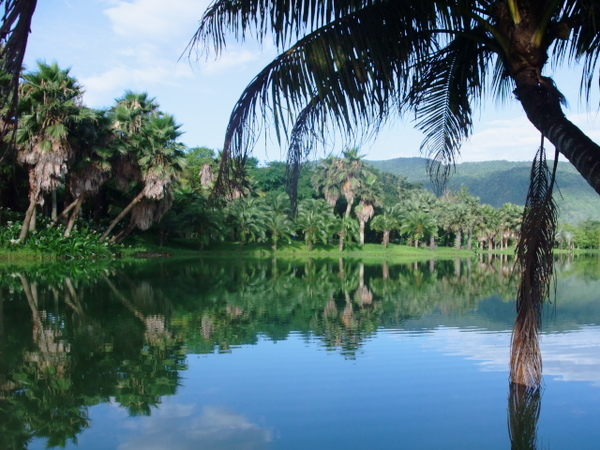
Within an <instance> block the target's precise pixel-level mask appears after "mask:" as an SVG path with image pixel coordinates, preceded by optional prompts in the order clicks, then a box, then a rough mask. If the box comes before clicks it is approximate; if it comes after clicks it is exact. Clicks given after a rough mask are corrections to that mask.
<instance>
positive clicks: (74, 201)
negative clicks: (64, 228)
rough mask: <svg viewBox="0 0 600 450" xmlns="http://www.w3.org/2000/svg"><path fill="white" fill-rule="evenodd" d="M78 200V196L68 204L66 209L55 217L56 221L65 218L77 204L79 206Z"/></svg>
mask: <svg viewBox="0 0 600 450" xmlns="http://www.w3.org/2000/svg"><path fill="white" fill-rule="evenodd" d="M78 201H79V197H77V198H76V199H75V200H73V202H71V204H70V205H69V206H67V207H66V208H65V209H63V210H62V212H61V213H60V214H59V215H58V216H57V217H56V219H54V222H58V221H59V220H63V219H64V218H65V217H66V216H67V214H69V213H70V212H71V210H72V209H73V208H75V206H77V202H78Z"/></svg>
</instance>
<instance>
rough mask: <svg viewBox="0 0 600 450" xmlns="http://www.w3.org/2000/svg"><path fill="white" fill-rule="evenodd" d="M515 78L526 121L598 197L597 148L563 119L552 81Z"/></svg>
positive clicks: (534, 76) (531, 75) (599, 170)
mask: <svg viewBox="0 0 600 450" xmlns="http://www.w3.org/2000/svg"><path fill="white" fill-rule="evenodd" d="M514 79H515V82H516V84H517V89H516V90H515V93H516V94H517V96H518V98H519V101H520V102H521V105H522V106H523V109H524V110H525V113H526V114H527V118H528V119H529V120H530V122H531V123H532V124H533V126H535V127H536V128H537V129H538V130H539V131H541V132H542V133H543V134H544V137H546V139H548V140H549V141H550V142H551V143H552V144H553V145H554V146H555V147H556V150H558V151H559V152H560V153H562V154H563V155H564V156H565V157H566V158H567V159H568V160H569V161H570V162H571V164H573V166H574V167H575V169H577V171H578V172H579V173H580V174H581V176H583V178H585V180H586V181H587V182H588V183H589V185H590V186H591V187H592V188H594V190H595V191H596V192H597V193H599V194H600V146H599V145H598V144H596V143H595V142H594V141H592V140H591V139H590V138H589V137H588V136H587V135H585V134H584V133H583V132H582V131H581V130H580V129H579V128H578V127H577V126H576V125H574V124H573V123H572V122H571V121H569V120H568V119H567V118H566V117H565V115H564V113H563V111H562V108H561V105H560V98H559V96H558V95H557V92H556V88H554V87H553V86H552V80H550V79H548V78H543V79H542V80H540V77H539V75H537V74H534V73H532V72H531V71H522V72H521V73H519V74H517V75H515V76H514Z"/></svg>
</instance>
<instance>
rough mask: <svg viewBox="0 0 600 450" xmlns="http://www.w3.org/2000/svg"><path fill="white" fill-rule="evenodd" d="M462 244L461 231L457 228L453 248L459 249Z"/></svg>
mask: <svg viewBox="0 0 600 450" xmlns="http://www.w3.org/2000/svg"><path fill="white" fill-rule="evenodd" d="M461 246H462V233H461V231H460V230H458V231H457V232H456V236H455V238H454V248H455V249H456V250H460V247H461Z"/></svg>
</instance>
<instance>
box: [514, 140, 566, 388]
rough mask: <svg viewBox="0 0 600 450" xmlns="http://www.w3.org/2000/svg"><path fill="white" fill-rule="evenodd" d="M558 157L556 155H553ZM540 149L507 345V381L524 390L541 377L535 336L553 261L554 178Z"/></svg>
mask: <svg viewBox="0 0 600 450" xmlns="http://www.w3.org/2000/svg"><path fill="white" fill-rule="evenodd" d="M557 156H558V155H557ZM557 160H558V157H557V158H555V162H554V172H553V173H551V172H550V170H549V169H548V165H547V163H546V155H545V151H544V149H543V147H540V149H539V150H538V152H537V154H536V157H535V159H534V161H533V164H532V167H531V178H530V180H531V181H530V186H529V191H528V193H527V200H526V202H525V210H524V213H523V223H522V225H521V230H522V232H521V237H520V240H519V243H518V245H517V249H516V253H517V264H518V268H519V271H520V275H521V282H520V285H519V291H518V294H517V319H516V322H515V328H514V331H513V335H512V342H511V347H512V351H511V361H510V368H511V380H512V381H513V382H514V383H517V384H523V385H525V386H539V384H540V381H541V376H542V358H541V353H540V349H539V340H538V332H539V328H540V325H541V312H542V306H543V303H544V301H545V300H546V298H547V296H548V294H549V284H550V279H551V277H552V273H553V268H554V260H553V252H552V249H553V247H554V238H555V235H556V227H557V220H558V211H557V207H556V203H555V202H554V199H553V196H552V190H553V186H554V176H555V171H556V163H557Z"/></svg>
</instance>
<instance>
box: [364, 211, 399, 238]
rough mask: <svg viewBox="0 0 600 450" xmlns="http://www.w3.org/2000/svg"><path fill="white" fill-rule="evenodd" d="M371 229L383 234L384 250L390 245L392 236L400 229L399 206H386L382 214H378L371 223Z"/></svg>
mask: <svg viewBox="0 0 600 450" xmlns="http://www.w3.org/2000/svg"><path fill="white" fill-rule="evenodd" d="M371 228H373V229H374V230H375V231H379V232H383V241H382V244H383V248H387V246H388V244H389V243H390V234H391V232H392V231H393V230H397V229H399V228H400V219H399V217H398V208H397V206H384V207H383V211H382V213H381V214H377V215H376V216H375V217H374V218H373V220H372V221H371Z"/></svg>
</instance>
